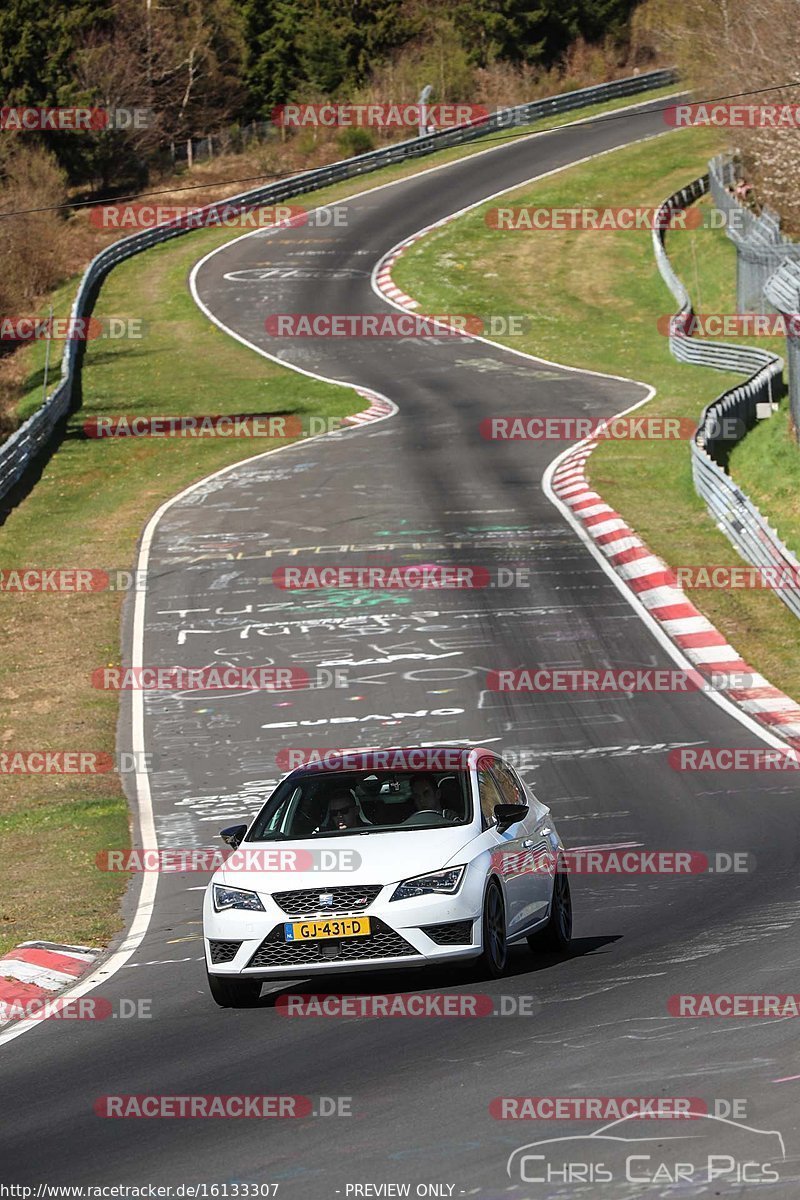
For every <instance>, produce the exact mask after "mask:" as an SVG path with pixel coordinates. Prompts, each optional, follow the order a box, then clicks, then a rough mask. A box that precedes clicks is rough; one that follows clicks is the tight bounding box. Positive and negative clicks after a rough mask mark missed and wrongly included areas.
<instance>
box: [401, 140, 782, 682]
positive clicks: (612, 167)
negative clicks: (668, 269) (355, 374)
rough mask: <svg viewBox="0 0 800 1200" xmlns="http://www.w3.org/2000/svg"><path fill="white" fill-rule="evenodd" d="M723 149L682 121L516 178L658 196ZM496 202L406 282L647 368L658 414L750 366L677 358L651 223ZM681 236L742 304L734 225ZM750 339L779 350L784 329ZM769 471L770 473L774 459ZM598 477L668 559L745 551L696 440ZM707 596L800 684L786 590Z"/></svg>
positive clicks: (688, 269) (549, 341)
mask: <svg viewBox="0 0 800 1200" xmlns="http://www.w3.org/2000/svg"><path fill="white" fill-rule="evenodd" d="M720 148H721V147H720V143H719V139H718V135H717V134H715V133H714V131H709V130H701V129H691V130H685V131H681V132H680V133H674V134H670V135H668V136H665V137H663V138H660V139H658V140H656V141H652V140H651V141H649V142H645V143H642V144H640V145H636V146H631V147H628V148H625V149H622V150H618V151H614V152H613V153H611V154H607V155H605V156H603V157H602V158H599V159H597V160H595V161H593V162H589V163H586V164H583V165H581V166H576V167H572V168H569V169H567V170H565V171H563V172H561V173H559V174H558V175H556V176H552V177H550V178H548V179H547V180H544V181H542V182H541V183H538V184H530V185H526V186H524V187H523V188H520V189H517V190H516V191H515V192H513V193H509V194H508V197H506V198H504V203H505V200H506V199H507V200H508V202H509V203H512V202H513V203H514V204H519V205H523V204H536V205H542V206H545V205H570V204H571V203H574V198H575V197H579V199H580V202H581V203H583V204H587V205H588V204H591V205H609V206H616V205H622V204H646V205H655V204H658V203H659V202H660V201H661V200H663V199H664V198H665V197H666V196H667V195H669V193H671V192H672V191H673V190H675V189H677V188H678V187H681V186H683V185H685V184H686V183H688V182H689V181H690V180H692V179H694V178H696V177H697V176H698V175H701V174H703V173H704V172H705V170H706V163H707V160H708V158H709V157H710V156H711V155H712V154H713V153H715V152H716V151H717V150H718V149H720ZM496 204H497V201H496V200H495V201H493V202H492V204H491V205H484V206H482V207H480V208H478V209H475V210H474V211H472V212H470V213H467V214H465V215H464V216H463V217H460V218H458V220H457V221H454V222H451V223H450V224H449V225H447V226H444V227H443V228H441V229H438V230H435V231H433V232H432V233H431V234H429V235H428V236H427V237H426V238H423V239H422V240H421V241H420V242H418V243H416V244H415V245H414V246H413V247H411V249H410V250H408V251H407V252H406V253H405V254H404V255H403V256H402V257H401V259H400V260H399V262H398V263H397V264H396V266H395V268H394V271H393V275H394V279H395V282H396V283H397V285H398V286H399V287H401V288H402V289H403V290H404V291H405V292H407V293H408V294H410V295H412V296H414V297H415V298H416V299H417V300H419V301H420V305H421V308H422V309H423V310H424V311H428V312H471V313H478V314H481V315H486V314H488V313H522V314H524V315H526V316H528V317H530V318H531V319H532V320H531V327H530V329H529V330H528V331H527V332H526V333H525V334H523V336H520V337H514V338H499V339H498V340H499V341H503V342H505V343H506V344H508V345H510V346H514V347H515V348H518V349H521V350H525V351H528V352H530V353H534V354H538V355H541V356H542V357H544V358H549V359H553V360H554V361H557V362H563V363H567V364H569V365H572V366H577V367H585V368H589V369H592V370H596V371H604V372H608V373H609V374H614V375H623V376H628V377H631V378H633V379H637V380H640V381H643V382H646V383H648V384H650V385H652V386H654V387H655V388H656V395H655V397H654V398H653V400H651V401H650V404H649V407H648V409H647V412H648V415H659V416H669V417H673V416H677V417H690V418H692V419H695V420H696V419H697V417H698V415H699V413H700V410H701V408H702V407H703V406H704V405H705V404H707V403H708V402H709V401H710V400H712V399H713V398H714V397H715V396H717V395H718V394H719V393H720V392H721V391H722V390H723V389H724V388H725V387H729V386H732V385H733V384H735V383H737V382H739V381H740V378H741V377H740V376H737V375H734V374H729V373H722V372H717V371H711V370H708V369H707V368H703V367H690V366H684V365H683V364H680V363H677V362H675V360H674V359H672V357H671V355H670V353H669V348H668V345H667V339H666V337H664V336H663V335H661V334H660V333H659V332H658V331H657V327H656V322H657V320H658V317H659V316H665V315H668V314H670V313H671V312H673V311H674V305H673V301H672V297H671V295H670V293H669V291H668V290H667V288H666V287H665V285H664V284H663V282H662V281H661V278H660V276H659V274H658V272H657V269H656V266H655V262H654V258H653V252H652V246H651V241H650V236H649V234H648V233H646V232H642V233H638V232H625V231H619V232H602V233H601V232H594V231H583V232H569V231H564V232H558V231H548V232H535V233H523V232H516V233H511V232H502V231H497V230H492V229H489V228H488V227H487V225H486V221H485V213H486V211H487V209H488V208H490V207H494V206H495V205H496ZM667 247H668V251H669V253H670V256H671V258H672V261H673V264H674V266H675V268H676V270H677V272H678V274H679V276H680V277H681V278H682V279H683V280H684V281H685V282H686V284H687V286H688V287H689V290H690V292H691V294H692V296H693V299H694V300H695V308H696V309H697V311H706V312H734V311H735V308H734V280H735V261H734V250H733V247H732V246H731V244H730V243H729V242H728V240H727V238H726V237H725V236H724V234H723V233H722V232H721V231H719V230H710V229H698V230H693V231H681V232H674V233H672V234H670V235H669V236H668V239H667ZM738 340H742V341H744V342H747V343H748V344H757V345H770V346H771V348H773V349H775V339H763V340H762V341H760V342H759V341H757V340H755V339H737V341H738ZM779 421H780V419H777V420H776V419H773V420H772V421H771V422H767V423H765V425H764V426H762V427H761V428H759V429H758V430H756V431H755V433H754V434H750V435H749V437H748V439H747V441H746V442H745V444H744V447H743V448H742V450H740V451H738V452H737V460H735V461H734V471H735V473H736V474H737V478H743V465H742V463H741V457H742V456H743V455H745V454H746V453H747V452H748V450H749V447H750V446H752V447H753V454H754V455H757V450H758V445H759V442H758V440H753V441H752V442H751V441H750V439H751V438H753V439H759V440H761V441H762V444H763V440H766V439H767V438H770V437H771V438H776V437H777V435H778V431H779ZM762 470H763V472H764V473H765V474H766V473H767V471H768V470H769V468H768V467H767V466H766V465H764V466H763V467H762ZM795 470H796V468H795ZM589 476H590V479H591V482H592V484H593V486H594V487H596V488H597V489H598V491H599V492H600V493H601V495H602V496H603V497H604V498H605V499H606V500H607V501H608V503H609V504H611V505H612V507H614V508H615V509H617V510H618V511H619V512H620V513H622V515H623V516H624V517H625V518H626V520H627V521H628V522H629V524H630V525H631V526H632V527H633V528H634V529H635V530H636V531H637V533H639V535H640V536H641V537H643V538H644V540H645V541H646V542H647V543H648V544H649V545H650V546H651V548H652V549H653V550H654V551H655V553H656V554H658V555H660V556H661V557H662V558H664V559H665V560H666V561H667V562H668V563H670V564H672V565H683V564H687V565H689V564H696V565H701V564H709V563H714V564H716V563H721V564H730V565H738V564H739V563H740V562H741V559H740V558H739V556H738V555H737V554H736V552H735V550H734V549H733V547H732V546H731V544H730V543H729V542H728V540H727V538H725V537H724V536H723V535H722V534H721V533H720V532H719V531H718V530H717V529H716V527H715V526H714V524H713V522H712V520H711V518H710V517H709V515H708V513H707V511H706V508H705V506H704V504H703V503H702V502H701V500H700V499H699V497H698V496H697V495H696V493H695V491H694V487H693V485H692V478H691V470H690V456H689V450H688V446H687V444H686V443H685V442H677V441H658V442H656V441H651V442H646V441H629V442H614V443H612V442H607V443H604V444H602V445H601V446H600V447H599V448H598V449H597V450H596V451H595V453H594V454H593V455H592V457H591V459H590V460H589ZM790 477H791V478H794V474H792V475H791V476H790ZM773 487H776V484H775V483H774V481H773ZM781 489H783V483H781ZM752 490H753V491H755V490H756V489H755V487H754V488H753V489H752ZM794 495H795V496H797V495H798V492H797V490H795V492H794ZM759 499H760V494H759ZM691 599H692V600H693V601H694V602H695V603H696V604H697V605H698V607H699V608H700V609H701V610H702V611H704V612H705V613H706V614H707V615H708V617H709V619H710V620H712V621H713V622H714V623H715V624H716V625H717V626H718V627H719V628H720V629H721V630H722V631H723V632H724V633H725V634H726V636H727V637H728V638H729V639H730V641H731V643H732V644H733V645H734V646H735V647H736V648H737V649H738V650H739V651H740V653H741V654H742V655H743V656H744V658H745V659H746V660H747V661H749V662H751V663H753V664H755V665H757V666H758V668H759V669H760V670H762V671H763V672H764V674H765V675H767V677H768V678H770V679H771V680H772V681H773V682H774V683H775V684H776V685H777V686H778V687H781V688H783V689H784V690H786V691H788V692H789V693H790V694H795V695H800V654H798V644H797V623H796V619H795V618H794V617H792V616H791V614H790V613H789V611H788V610H787V609H786V608H785V607H784V605H783V604H782V603H781V602H780V600H779V599H778V598H777V597H776V596H774V595H771V594H769V593H765V592H748V593H740V592H723V591H700V590H698V591H695V592H693V593H691Z"/></svg>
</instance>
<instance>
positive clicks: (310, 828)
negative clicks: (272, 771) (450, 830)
mask: <svg viewBox="0 0 800 1200" xmlns="http://www.w3.org/2000/svg"><path fill="white" fill-rule="evenodd" d="M471 820H472V802H471V799H470V788H469V775H468V773H467V772H466V771H438V772H437V771H433V772H431V773H430V774H428V773H427V772H425V773H423V772H420V771H409V772H399V771H349V772H347V773H344V772H321V771H317V772H308V773H307V774H302V775H293V776H291V777H290V778H289V779H285V780H284V781H283V783H281V784H279V785H278V787H277V788H276V789H275V791H274V792H273V793H272V795H271V796H270V798H269V800H268V801H267V803H266V804H265V805H264V807H263V808H262V810H261V812H260V813H259V814H258V816H257V817H256V820H255V822H254V824H253V827H252V829H251V830H250V832H249V833H248V835H247V838H246V839H245V840H246V841H248V842H263V841H285V840H288V839H292V840H293V841H295V840H297V839H304V838H318V837H342V836H347V835H350V836H352V835H353V834H372V833H386V832H388V831H392V832H397V831H398V830H409V831H411V830H414V829H424V828H431V827H435V828H446V827H448V826H451V825H466V824H468V823H469V822H470V821H471Z"/></svg>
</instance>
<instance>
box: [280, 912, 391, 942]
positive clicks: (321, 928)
mask: <svg viewBox="0 0 800 1200" xmlns="http://www.w3.org/2000/svg"><path fill="white" fill-rule="evenodd" d="M283 929H284V937H285V938H286V941H287V942H311V941H319V940H320V939H321V938H342V937H369V933H370V928H369V917H339V918H337V919H336V920H332V921H286V923H285V924H284V926H283Z"/></svg>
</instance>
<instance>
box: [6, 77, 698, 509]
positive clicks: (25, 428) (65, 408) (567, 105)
mask: <svg viewBox="0 0 800 1200" xmlns="http://www.w3.org/2000/svg"><path fill="white" fill-rule="evenodd" d="M676 79H677V72H676V71H675V70H673V69H672V68H668V69H666V70H662V71H650V72H648V73H647V74H644V75H635V76H628V77H626V78H625V79H616V80H613V81H612V82H611V83H601V84H597V85H596V86H594V87H588V88H580V89H579V90H577V91H574V92H565V93H564V94H563V95H561V96H550V97H546V98H545V99H542V100H533V101H531V102H530V103H528V104H520V105H517V106H516V107H515V108H506V109H502V110H500V111H499V112H497V113H493V114H491V116H490V117H489V118H488V119H487V120H485V121H481V122H473V123H470V124H467V125H460V126H458V127H456V128H454V129H447V130H441V131H440V132H438V133H432V134H428V135H426V136H425V137H421V138H420V137H418V138H412V139H410V140H408V141H405V142H396V143H394V144H393V145H391V146H386V147H383V148H382V149H380V150H371V151H369V153H367V154H362V155H359V156H358V157H356V158H347V159H343V160H341V161H340V162H336V163H331V164H330V165H329V166H326V167H318V168H316V169H315V170H313V171H302V172H300V173H299V174H297V175H292V176H291V177H290V178H288V179H282V180H279V181H278V182H277V183H269V184H265V185H264V186H262V187H258V188H252V189H251V190H250V191H247V192H241V193H239V195H237V196H232V197H231V198H230V199H229V200H219V201H216V202H215V203H214V204H209V205H206V206H205V207H204V208H201V209H199V210H198V213H197V214H196V215H195V216H193V217H188V218H187V217H181V218H177V219H175V220H173V221H169V222H166V223H165V224H163V225H157V226H155V227H154V228H152V229H147V230H145V231H143V232H141V233H135V234H132V235H131V236H130V237H126V238H121V239H120V240H119V241H118V242H114V243H113V245H111V246H107V247H106V249H105V250H101V252H100V253H99V254H98V255H97V256H96V257H95V258H93V259H92V261H91V262H90V264H89V266H88V267H87V269H86V272H85V274H84V275H83V278H82V279H81V282H80V286H79V288H78V293H77V295H76V297H75V302H74V304H73V306H72V311H71V314H70V316H71V318H72V319H73V320H79V319H81V318H86V317H88V316H90V315H91V312H92V309H93V307H94V301H95V298H96V296H97V293H98V291H99V287H100V284H101V283H102V281H103V280H104V279H105V277H106V276H107V275H108V273H109V272H110V271H111V270H112V269H113V268H114V267H115V266H116V265H117V263H120V262H122V261H123V260H124V259H126V258H130V257H131V256H132V255H134V254H139V253H140V251H142V250H147V249H149V247H150V246H156V245H158V244H159V243H161V242H166V241H168V240H169V239H170V238H174V237H179V236H180V235H181V234H184V233H189V232H191V230H192V229H197V228H199V227H202V224H203V221H204V220H205V221H209V220H210V219H211V218H213V216H214V215H215V214H220V215H222V214H229V215H231V216H232V215H233V214H235V213H237V212H247V211H248V210H251V209H254V208H258V207H260V206H262V205H265V204H278V203H280V202H281V201H283V200H288V199H290V198H291V197H292V196H299V195H302V194H303V193H304V192H310V191H316V190H318V189H319V188H323V187H327V186H328V185H329V184H332V183H338V182H339V181H340V180H343V179H351V178H353V177H354V176H358V175H365V174H368V173H369V172H371V171H377V170H379V169H380V168H381V167H385V166H389V165H391V164H392V163H397V162H403V161H405V160H407V159H412V158H418V157H422V156H424V155H427V154H433V153H435V152H436V151H437V150H443V149H446V148H447V147H448V146H456V145H459V144H461V143H464V142H469V141H472V140H474V139H476V138H481V137H485V136H486V134H488V133H493V132H495V131H497V130H502V129H508V128H510V127H513V126H514V125H527V124H530V123H531V122H532V121H537V120H540V119H541V118H543V117H548V116H555V115H557V114H559V113H565V112H571V111H573V110H574V109H578V108H584V107H586V106H587V105H590V104H597V103H599V102H601V101H604V100H613V99H616V98H618V97H623V96H633V95H637V94H638V93H640V92H647V91H652V90H653V89H654V88H659V87H664V86H666V85H667V84H669V83H673V82H674V81H675V80H676ZM81 360H82V353H81V346H80V344H79V343H77V342H75V341H67V342H66V344H65V347H64V354H63V357H62V362H61V382H60V383H59V385H58V386H57V387H56V389H55V391H54V392H53V393H52V394H51V395H50V396H48V397H47V399H46V400H45V402H44V403H43V405H42V407H41V408H39V409H38V410H37V411H36V412H35V413H34V414H33V416H31V417H29V418H28V419H27V420H26V421H25V422H23V424H22V425H20V427H19V429H17V430H16V431H15V432H14V433H13V434H12V435H11V436H10V437H9V438H8V439H7V440H6V441H5V442H4V443H3V445H2V446H0V498H2V497H3V496H5V495H6V493H7V492H8V491H9V490H10V489H11V488H12V487H13V486H14V484H15V483H16V482H17V481H18V480H19V479H20V478H21V476H22V475H23V473H24V472H25V470H26V468H27V466H28V464H29V463H30V462H31V460H32V459H33V458H35V457H36V455H37V454H38V453H40V452H41V451H42V450H43V449H44V447H45V446H46V445H47V444H48V442H49V441H50V439H51V437H52V436H53V433H54V431H55V429H56V427H57V426H58V424H59V422H60V421H62V420H63V419H64V418H65V417H66V415H67V414H68V413H69V412H70V411H72V410H73V409H74V408H75V407H77V406H78V402H79V396H80V369H81Z"/></svg>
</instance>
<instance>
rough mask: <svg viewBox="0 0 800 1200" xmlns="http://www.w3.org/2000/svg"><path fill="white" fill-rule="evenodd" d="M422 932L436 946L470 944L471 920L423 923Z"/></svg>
mask: <svg viewBox="0 0 800 1200" xmlns="http://www.w3.org/2000/svg"><path fill="white" fill-rule="evenodd" d="M422 932H423V933H425V934H427V936H428V937H429V938H430V939H431V941H432V942H436V945H437V946H471V945H472V921H447V922H446V924H444V925H423V926H422Z"/></svg>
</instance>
